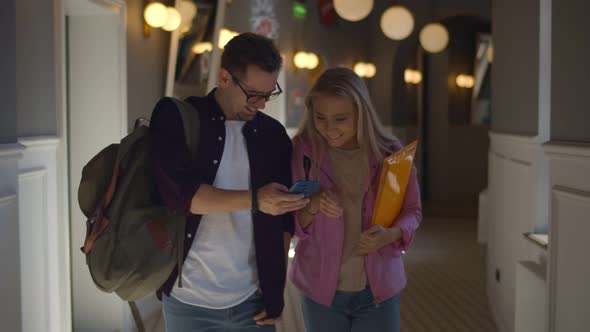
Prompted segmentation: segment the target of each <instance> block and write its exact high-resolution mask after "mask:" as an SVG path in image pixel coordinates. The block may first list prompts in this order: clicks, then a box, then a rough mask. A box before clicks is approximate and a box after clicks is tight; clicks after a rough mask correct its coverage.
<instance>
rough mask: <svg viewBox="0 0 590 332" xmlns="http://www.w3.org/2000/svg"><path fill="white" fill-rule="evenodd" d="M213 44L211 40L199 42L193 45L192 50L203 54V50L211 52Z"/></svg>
mask: <svg viewBox="0 0 590 332" xmlns="http://www.w3.org/2000/svg"><path fill="white" fill-rule="evenodd" d="M212 49H213V44H211V42H200V43H197V44H195V45H194V46H193V48H192V51H193V53H195V54H203V53H205V52H211V50H212Z"/></svg>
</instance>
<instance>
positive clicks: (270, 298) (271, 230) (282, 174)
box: [150, 90, 294, 317]
mask: <svg viewBox="0 0 590 332" xmlns="http://www.w3.org/2000/svg"><path fill="white" fill-rule="evenodd" d="M214 92H215V90H213V91H211V92H210V93H209V95H207V96H206V97H190V98H188V99H187V100H186V101H187V102H189V103H190V104H192V105H193V106H194V107H195V108H196V109H197V110H198V112H199V115H200V120H201V130H200V143H199V150H198V154H197V158H196V160H194V161H193V160H191V158H190V153H189V151H188V148H187V146H186V144H185V138H184V130H183V125H182V120H181V116H180V114H179V113H178V112H177V111H176V108H175V106H174V104H173V102H172V101H170V100H169V99H162V100H161V101H160V102H159V103H158V104H157V105H156V109H155V110H154V112H153V113H152V119H151V124H150V134H151V135H152V139H153V141H152V161H153V165H154V169H155V173H156V177H157V182H158V186H159V190H160V194H161V196H162V199H163V200H164V202H165V204H166V205H167V207H168V208H170V209H171V210H173V211H176V212H177V213H178V212H180V213H182V214H184V215H186V216H187V219H186V220H187V223H186V234H185V235H186V237H185V244H184V259H186V257H187V254H188V252H189V250H190V248H191V245H192V242H193V239H194V238H195V234H196V232H197V228H198V227H199V222H200V220H201V217H202V216H201V215H194V214H192V213H191V212H190V206H191V200H192V198H193V196H194V195H195V193H196V192H197V190H198V189H199V186H200V185H201V184H203V183H206V184H209V185H212V184H213V181H214V180H215V176H216V174H217V169H218V168H219V164H220V162H221V157H222V155H223V148H224V142H225V116H224V114H223V113H222V111H221V108H220V107H219V105H218V104H217V102H216V100H215V98H214ZM242 132H243V134H244V138H245V140H246V147H247V149H248V159H249V161H250V183H251V187H252V188H260V187H262V186H264V185H266V184H268V183H270V182H278V183H281V184H283V185H285V186H287V187H288V186H289V185H290V184H291V150H292V145H291V140H290V139H289V136H288V135H287V133H286V131H285V128H284V127H283V126H282V125H281V124H280V123H279V122H278V121H276V120H275V119H273V118H271V117H270V116H268V115H266V114H264V113H262V112H258V113H257V115H256V117H255V118H254V119H253V120H251V121H248V122H247V123H246V124H245V125H244V127H243V130H242ZM252 221H253V224H254V245H255V249H256V264H257V269H258V279H259V285H260V290H261V292H262V298H263V300H264V304H265V309H266V311H267V314H268V316H269V317H277V316H279V315H280V314H281V312H282V309H283V304H284V302H283V289H284V287H285V279H286V264H287V262H286V261H285V248H284V243H283V241H284V240H283V233H285V232H286V233H290V234H291V235H292V234H293V231H294V224H293V216H292V215H291V214H285V215H281V216H271V215H268V214H265V213H263V212H260V211H259V212H256V213H254V214H253V215H252ZM183 262H184V260H183ZM177 277H178V271H177V269H176V268H175V269H174V271H173V272H172V274H171V275H170V277H169V278H168V280H167V281H166V282H165V283H164V285H162V287H161V289H160V291H159V293H160V294H161V292H163V293H164V294H166V295H170V292H171V291H172V288H173V286H174V282H175V281H176V280H177Z"/></svg>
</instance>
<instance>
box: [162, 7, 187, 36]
mask: <svg viewBox="0 0 590 332" xmlns="http://www.w3.org/2000/svg"><path fill="white" fill-rule="evenodd" d="M167 9H168V20H167V21H166V24H164V26H163V27H162V29H164V30H166V31H174V30H176V29H178V27H179V26H180V23H182V17H181V16H180V13H179V12H178V10H176V8H174V7H168V8H167Z"/></svg>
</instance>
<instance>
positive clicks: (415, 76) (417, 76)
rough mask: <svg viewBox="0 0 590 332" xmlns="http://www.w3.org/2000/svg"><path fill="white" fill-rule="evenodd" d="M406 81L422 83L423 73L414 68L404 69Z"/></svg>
mask: <svg viewBox="0 0 590 332" xmlns="http://www.w3.org/2000/svg"><path fill="white" fill-rule="evenodd" d="M404 81H405V82H406V83H408V84H420V82H422V73H421V72H420V71H418V70H414V69H406V70H404Z"/></svg>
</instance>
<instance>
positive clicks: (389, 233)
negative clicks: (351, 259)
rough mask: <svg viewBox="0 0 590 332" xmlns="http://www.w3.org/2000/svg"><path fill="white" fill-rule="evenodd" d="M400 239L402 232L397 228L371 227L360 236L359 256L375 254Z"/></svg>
mask: <svg viewBox="0 0 590 332" xmlns="http://www.w3.org/2000/svg"><path fill="white" fill-rule="evenodd" d="M401 237H402V231H401V229H399V228H398V227H391V228H385V227H383V226H381V225H373V226H371V228H369V229H367V230H366V231H364V232H363V233H362V234H361V239H360V241H359V255H367V254H369V253H372V252H375V251H377V250H378V249H379V248H381V247H383V246H385V245H388V244H390V243H392V242H394V241H396V240H397V239H399V238H401Z"/></svg>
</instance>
